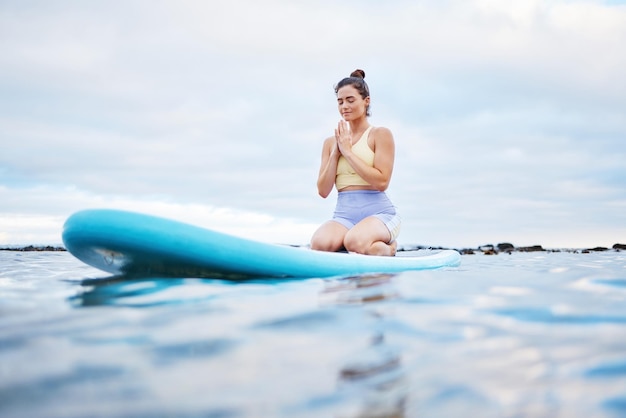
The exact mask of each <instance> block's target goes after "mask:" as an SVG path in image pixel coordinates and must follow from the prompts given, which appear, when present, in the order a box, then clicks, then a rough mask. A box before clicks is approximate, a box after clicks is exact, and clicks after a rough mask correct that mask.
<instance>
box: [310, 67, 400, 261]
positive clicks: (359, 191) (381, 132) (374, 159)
mask: <svg viewBox="0 0 626 418" xmlns="http://www.w3.org/2000/svg"><path fill="white" fill-rule="evenodd" d="M364 78H365V72H364V71H363V70H356V71H354V72H352V74H350V77H346V78H344V79H343V80H341V81H340V82H339V83H338V84H337V86H336V87H335V93H336V94H337V105H338V108H339V114H340V115H341V117H342V118H343V120H340V121H339V123H338V125H337V128H336V129H335V135H334V136H331V137H330V138H327V139H326V140H325V141H324V146H323V148H322V164H321V167H320V172H319V177H318V179H317V189H318V192H319V194H320V196H322V197H323V198H326V197H328V195H329V194H330V192H331V191H332V189H333V186H335V187H336V188H337V191H338V192H339V193H338V198H337V206H336V207H335V213H334V215H333V219H332V220H330V221H328V222H326V223H325V224H323V225H322V226H320V227H319V228H318V230H317V231H316V232H315V234H314V235H313V238H312V239H311V248H312V249H314V250H321V251H339V250H341V249H344V248H345V249H346V250H347V251H350V252H356V253H360V254H369V255H388V256H392V255H395V254H396V247H397V243H396V241H395V239H396V237H397V236H398V233H399V230H400V217H399V216H398V215H397V214H396V209H395V207H394V206H393V204H392V203H391V201H390V200H389V198H388V197H387V195H386V194H385V190H387V187H388V186H389V181H390V179H391V173H392V171H393V160H394V153H395V145H394V141H393V135H392V134H391V131H389V129H387V128H383V127H373V126H371V125H370V124H369V122H368V120H367V117H368V116H370V112H369V106H370V94H369V88H368V86H367V83H365V80H364Z"/></svg>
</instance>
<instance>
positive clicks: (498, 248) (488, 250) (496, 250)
mask: <svg viewBox="0 0 626 418" xmlns="http://www.w3.org/2000/svg"><path fill="white" fill-rule="evenodd" d="M417 250H456V251H458V252H459V253H460V254H461V255H474V254H483V255H497V254H500V253H505V254H512V253H514V252H518V253H530V252H550V253H560V252H567V253H574V254H589V253H592V252H604V251H617V252H619V251H622V250H626V244H619V243H616V244H613V246H612V247H611V248H608V247H602V246H596V247H588V248H543V246H541V245H531V246H524V247H516V246H515V245H513V244H510V243H506V242H505V243H500V244H497V245H493V244H485V245H479V246H477V247H475V248H450V247H432V246H426V245H402V246H401V247H399V248H398V252H407V251H417ZM0 251H17V252H46V251H67V249H66V248H65V247H63V246H61V245H26V246H20V245H15V246H4V247H0Z"/></svg>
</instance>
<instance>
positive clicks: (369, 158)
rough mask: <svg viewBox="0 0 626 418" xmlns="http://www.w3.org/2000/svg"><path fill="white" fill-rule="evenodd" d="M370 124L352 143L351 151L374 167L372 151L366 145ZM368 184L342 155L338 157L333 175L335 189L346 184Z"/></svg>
mask: <svg viewBox="0 0 626 418" xmlns="http://www.w3.org/2000/svg"><path fill="white" fill-rule="evenodd" d="M371 129H372V126H370V127H369V128H367V129H366V130H365V132H363V135H361V138H360V139H359V140H358V141H357V142H356V143H355V144H354V145H352V152H353V153H354V155H356V156H357V157H358V158H360V159H361V160H363V162H364V163H365V164H367V165H369V166H370V167H374V151H372V149H371V148H370V147H369V145H367V137H368V136H369V133H370V130H371ZM369 185H370V184H369V183H368V182H366V181H365V180H363V179H362V178H361V176H359V175H358V174H357V173H356V171H354V168H352V166H351V165H350V163H349V162H348V160H346V159H345V158H344V157H343V155H342V156H340V157H339V161H338V162H337V175H336V177H335V186H336V187H337V190H341V189H343V188H345V187H348V186H369Z"/></svg>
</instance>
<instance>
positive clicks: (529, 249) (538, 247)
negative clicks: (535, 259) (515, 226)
mask: <svg viewBox="0 0 626 418" xmlns="http://www.w3.org/2000/svg"><path fill="white" fill-rule="evenodd" d="M517 251H520V252H523V253H532V252H535V251H545V250H544V249H543V247H542V246H541V245H531V246H530V247H517Z"/></svg>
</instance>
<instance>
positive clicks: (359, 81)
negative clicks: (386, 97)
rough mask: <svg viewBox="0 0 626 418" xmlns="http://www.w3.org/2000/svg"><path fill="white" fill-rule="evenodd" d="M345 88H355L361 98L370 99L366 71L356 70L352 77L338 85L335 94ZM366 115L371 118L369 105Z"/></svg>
mask: <svg viewBox="0 0 626 418" xmlns="http://www.w3.org/2000/svg"><path fill="white" fill-rule="evenodd" d="M345 86H353V87H354V88H355V89H357V91H358V92H359V94H360V95H361V98H363V99H366V98H368V97H370V88H369V87H368V86H367V83H366V82H365V71H363V70H354V71H352V73H351V74H350V77H346V78H344V79H343V80H341V81H340V82H339V83H337V84H336V85H335V94H337V92H339V89H340V88H342V87H345ZM365 115H366V116H371V114H370V106H369V105H367V108H366V109H365Z"/></svg>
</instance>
